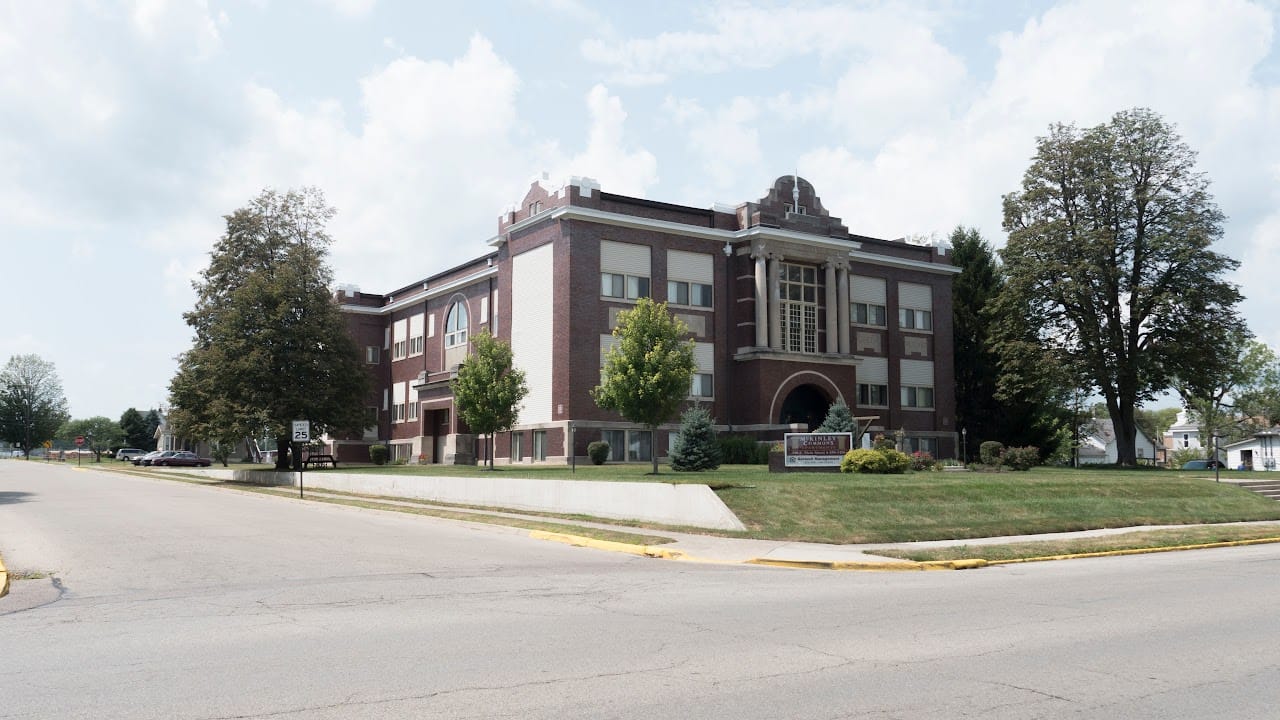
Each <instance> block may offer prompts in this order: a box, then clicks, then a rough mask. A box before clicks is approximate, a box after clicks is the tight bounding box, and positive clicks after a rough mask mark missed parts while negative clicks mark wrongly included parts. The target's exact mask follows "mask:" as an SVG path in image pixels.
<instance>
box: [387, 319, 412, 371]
mask: <svg viewBox="0 0 1280 720" xmlns="http://www.w3.org/2000/svg"><path fill="white" fill-rule="evenodd" d="M408 354H409V321H408V320H397V321H395V322H394V323H392V325H391V359H392V360H393V361H395V360H403V359H405V358H406V357H408Z"/></svg>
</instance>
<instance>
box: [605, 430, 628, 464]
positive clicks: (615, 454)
mask: <svg viewBox="0 0 1280 720" xmlns="http://www.w3.org/2000/svg"><path fill="white" fill-rule="evenodd" d="M600 439H601V440H604V441H605V442H606V443H608V444H609V459H610V460H613V461H615V462H623V461H624V460H626V459H627V431H626V430H604V431H602V432H601V433H600Z"/></svg>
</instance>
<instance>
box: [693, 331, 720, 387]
mask: <svg viewBox="0 0 1280 720" xmlns="http://www.w3.org/2000/svg"><path fill="white" fill-rule="evenodd" d="M715 359H716V346H715V345H713V344H712V343H704V342H700V343H694V344H693V363H694V370H693V376H692V377H691V378H690V380H689V386H690V387H689V396H690V397H693V398H699V399H707V398H713V397H715V377H714V372H715Z"/></svg>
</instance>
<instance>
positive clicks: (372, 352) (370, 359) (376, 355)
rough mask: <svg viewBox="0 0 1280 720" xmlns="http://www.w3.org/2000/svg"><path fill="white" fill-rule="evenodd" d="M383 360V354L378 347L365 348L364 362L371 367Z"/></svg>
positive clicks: (368, 346) (369, 346)
mask: <svg viewBox="0 0 1280 720" xmlns="http://www.w3.org/2000/svg"><path fill="white" fill-rule="evenodd" d="M380 359H382V353H381V352H380V351H379V350H378V346H377V345H366V346H365V348H364V361H365V362H366V363H368V364H370V365H377V364H378V361H379V360H380Z"/></svg>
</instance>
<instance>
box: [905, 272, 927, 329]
mask: <svg viewBox="0 0 1280 720" xmlns="http://www.w3.org/2000/svg"><path fill="white" fill-rule="evenodd" d="M898 327H900V328H902V329H903V330H930V331H931V330H933V288H931V287H929V286H928V285H917V284H916V283H898Z"/></svg>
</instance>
